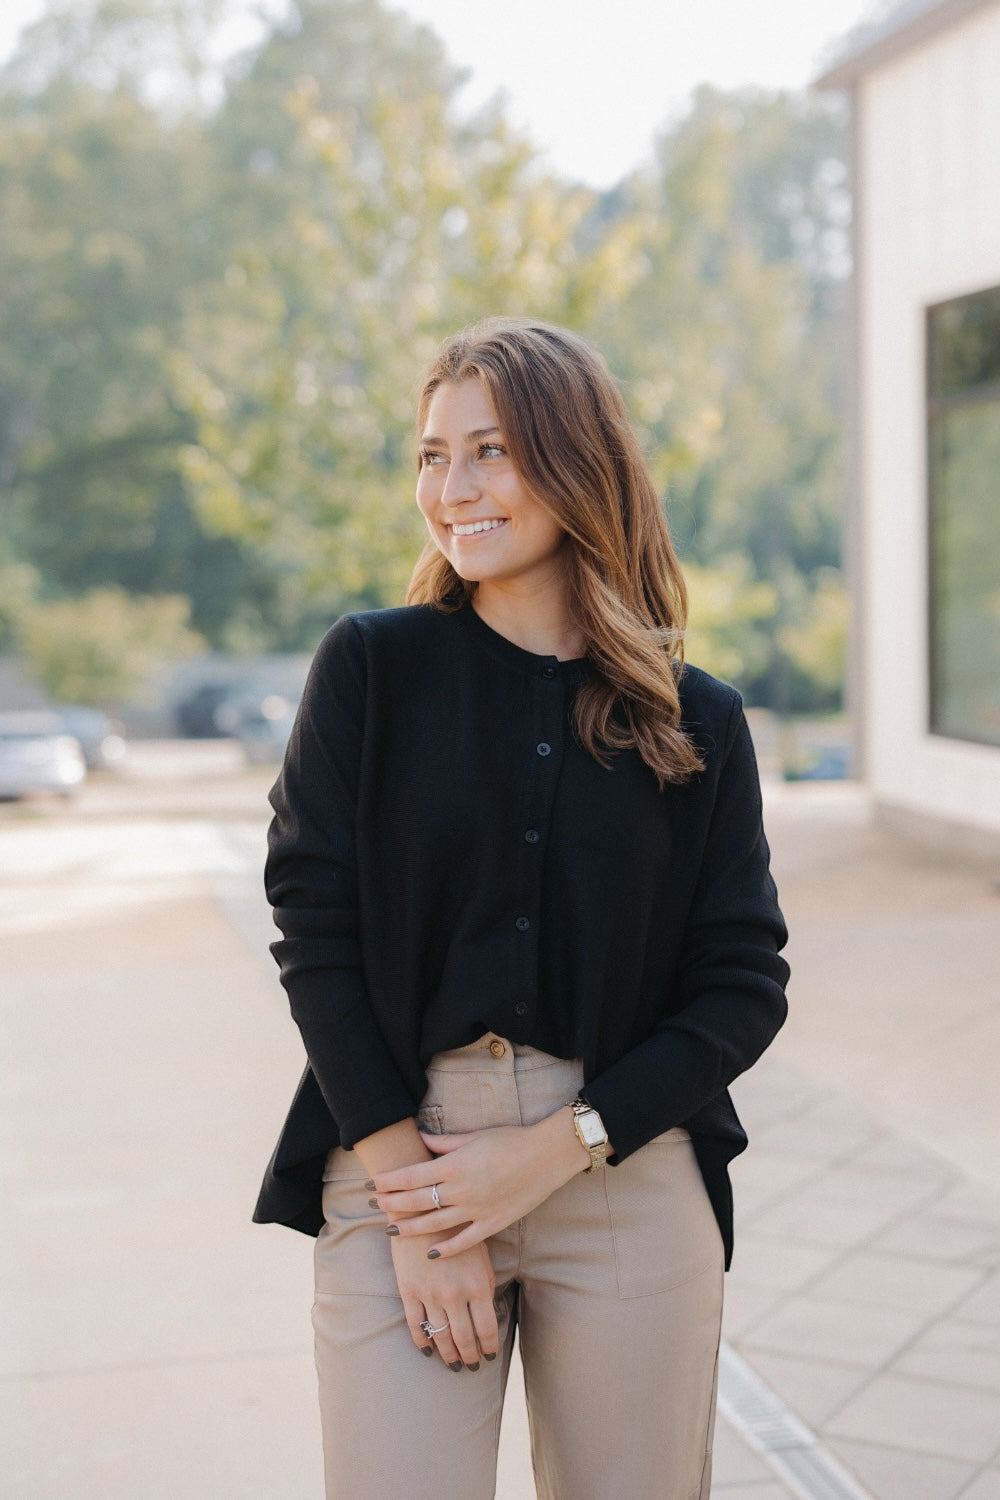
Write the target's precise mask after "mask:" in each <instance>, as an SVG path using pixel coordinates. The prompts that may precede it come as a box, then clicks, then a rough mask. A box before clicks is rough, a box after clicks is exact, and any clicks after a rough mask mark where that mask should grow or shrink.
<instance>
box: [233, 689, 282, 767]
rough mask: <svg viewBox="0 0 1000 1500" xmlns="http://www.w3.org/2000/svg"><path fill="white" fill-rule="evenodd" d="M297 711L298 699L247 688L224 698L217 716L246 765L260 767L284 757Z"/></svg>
mask: <svg viewBox="0 0 1000 1500" xmlns="http://www.w3.org/2000/svg"><path fill="white" fill-rule="evenodd" d="M297 709H298V700H297V699H292V698H288V697H286V696H285V694H284V693H268V692H263V691H261V690H260V689H256V690H255V689H252V688H248V689H245V690H244V691H243V692H242V693H241V694H239V695H238V696H236V695H234V696H233V697H230V698H227V699H226V701H225V703H224V704H222V705H221V706H220V708H219V710H218V715H217V717H218V720H219V723H220V725H221V726H222V727H223V730H224V732H225V733H226V734H231V735H232V736H233V738H234V739H237V740H239V742H240V744H241V745H242V746H243V753H244V755H245V756H246V758H247V760H248V762H249V763H250V764H251V765H255V766H260V765H270V764H272V763H277V762H278V761H280V760H281V759H282V757H283V756H284V753H285V747H286V745H287V744H288V737H289V735H290V734H291V732H292V725H293V724H294V723H295V714H296V711H297Z"/></svg>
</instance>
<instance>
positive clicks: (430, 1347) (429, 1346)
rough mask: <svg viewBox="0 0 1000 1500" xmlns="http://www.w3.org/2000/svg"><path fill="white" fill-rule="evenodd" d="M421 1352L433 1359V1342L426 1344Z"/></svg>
mask: <svg viewBox="0 0 1000 1500" xmlns="http://www.w3.org/2000/svg"><path fill="white" fill-rule="evenodd" d="M420 1352H421V1354H426V1355H427V1358H428V1359H432V1358H433V1356H434V1347H433V1345H432V1344H425V1345H424V1347H423V1348H422V1349H421V1351H420Z"/></svg>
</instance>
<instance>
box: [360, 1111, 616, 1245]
mask: <svg viewBox="0 0 1000 1500" xmlns="http://www.w3.org/2000/svg"><path fill="white" fill-rule="evenodd" d="M421 1135H422V1138H423V1142H424V1144H425V1146H426V1147H427V1148H428V1150H430V1151H433V1152H434V1153H435V1159H434V1161H429V1162H420V1163H418V1164H417V1165H415V1166H411V1167H397V1168H396V1169H394V1170H393V1171H390V1172H377V1173H376V1174H375V1176H374V1178H373V1181H374V1183H375V1192H376V1197H377V1202H378V1206H379V1208H380V1209H382V1211H383V1212H384V1213H385V1214H387V1215H388V1218H389V1222H390V1226H391V1227H394V1228H395V1229H396V1232H397V1233H398V1234H399V1235H401V1236H406V1235H417V1234H424V1235H426V1234H433V1233H434V1232H435V1231H436V1230H439V1229H440V1230H441V1231H442V1233H443V1232H444V1231H446V1230H451V1229H456V1228H458V1227H459V1226H464V1227H463V1228H461V1229H460V1232H459V1233H458V1234H456V1235H455V1236H454V1237H453V1238H451V1239H442V1240H441V1241H440V1242H435V1243H434V1244H433V1245H432V1246H431V1249H430V1251H429V1253H430V1255H431V1256H432V1257H433V1258H435V1259H436V1258H437V1257H441V1258H442V1259H444V1258H445V1257H447V1256H449V1255H458V1254H459V1253H460V1252H461V1251H462V1250H467V1249H468V1248H469V1246H470V1245H475V1244H478V1243H479V1242H480V1241H481V1240H487V1239H489V1237H490V1235H493V1234H499V1233H500V1231H501V1230H502V1229H506V1228H507V1226H508V1224H513V1223H514V1222H515V1221H516V1220H517V1219H522V1218H523V1217H524V1216H525V1214H527V1213H530V1212H531V1210H532V1209H533V1208H537V1206H538V1204H539V1203H542V1202H544V1200H545V1199H546V1198H548V1197H549V1195H550V1194H551V1193H554V1192H555V1190H556V1188H559V1187H562V1186H563V1184H564V1183H566V1182H568V1181H569V1180H570V1178H571V1177H574V1176H575V1175H576V1174H577V1173H578V1172H581V1171H583V1170H584V1169H585V1167H586V1166H587V1164H588V1156H587V1152H586V1150H585V1149H584V1147H582V1146H581V1144H580V1142H579V1140H578V1138H577V1135H576V1130H575V1128H574V1126H573V1119H572V1115H571V1113H570V1111H569V1110H568V1109H564V1110H558V1111H557V1112H556V1113H555V1114H554V1115H549V1116H548V1118H547V1119H545V1120H541V1121H539V1123H538V1124H537V1125H497V1126H494V1127H492V1128H490V1129H487V1130H471V1131H468V1132H467V1133H465V1134H463V1135H425V1134H424V1133H423V1132H421ZM435 1185H436V1186H437V1196H438V1199H439V1201H440V1204H441V1206H440V1208H437V1207H435V1206H434V1199H433V1197H432V1193H431V1189H432V1188H433V1187H434V1186H435ZM397 1215H399V1216H402V1217H397Z"/></svg>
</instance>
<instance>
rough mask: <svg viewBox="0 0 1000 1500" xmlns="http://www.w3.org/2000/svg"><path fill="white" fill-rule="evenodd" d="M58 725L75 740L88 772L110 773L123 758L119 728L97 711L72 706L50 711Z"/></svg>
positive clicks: (122, 738) (121, 735)
mask: <svg viewBox="0 0 1000 1500" xmlns="http://www.w3.org/2000/svg"><path fill="white" fill-rule="evenodd" d="M52 712H53V713H54V714H56V715H57V716H58V718H59V720H60V721H61V723H62V726H63V728H64V729H65V730H66V732H67V734H71V735H72V736H73V738H74V739H75V740H78V741H79V744H80V749H81V750H82V751H83V758H84V760H85V761H86V762H87V769H88V771H96V770H101V771H110V770H113V768H114V767H115V766H117V765H119V764H120V762H121V761H122V759H123V757H124V755H125V740H124V737H123V734H122V726H121V725H120V724H118V723H116V721H115V720H114V719H111V718H109V717H108V715H107V714H106V713H103V712H102V711H101V710H100V709H99V708H83V707H79V706H77V705H76V704H72V705H68V706H67V707H65V708H54V709H53V710H52Z"/></svg>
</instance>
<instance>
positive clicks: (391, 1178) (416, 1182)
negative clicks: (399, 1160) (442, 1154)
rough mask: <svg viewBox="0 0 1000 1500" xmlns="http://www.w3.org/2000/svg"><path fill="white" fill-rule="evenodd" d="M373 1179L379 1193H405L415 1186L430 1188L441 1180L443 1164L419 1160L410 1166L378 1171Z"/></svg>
mask: <svg viewBox="0 0 1000 1500" xmlns="http://www.w3.org/2000/svg"><path fill="white" fill-rule="evenodd" d="M371 1181H372V1182H374V1184H375V1191H376V1192H377V1193H401V1192H403V1193H405V1192H410V1191H412V1190H413V1189H415V1188H428V1187H430V1186H431V1185H432V1183H435V1182H440V1181H441V1164H440V1162H437V1161H417V1162H413V1163H412V1164H411V1165H410V1166H408V1167H393V1169H392V1171H391V1172H376V1173H375V1174H374V1175H373V1177H372V1178H371Z"/></svg>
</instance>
